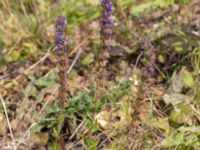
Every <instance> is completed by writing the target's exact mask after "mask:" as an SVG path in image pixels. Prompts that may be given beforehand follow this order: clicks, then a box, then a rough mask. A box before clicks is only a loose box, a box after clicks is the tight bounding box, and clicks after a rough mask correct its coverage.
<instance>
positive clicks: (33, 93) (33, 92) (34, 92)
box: [25, 83, 38, 97]
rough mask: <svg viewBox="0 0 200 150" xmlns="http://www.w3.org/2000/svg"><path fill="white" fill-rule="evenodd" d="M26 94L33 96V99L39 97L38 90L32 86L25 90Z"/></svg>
mask: <svg viewBox="0 0 200 150" xmlns="http://www.w3.org/2000/svg"><path fill="white" fill-rule="evenodd" d="M25 94H26V95H27V96H33V97H36V96H37V95H38V91H37V88H36V87H35V86H34V85H33V84H32V83H30V84H28V85H27V86H26V88H25Z"/></svg>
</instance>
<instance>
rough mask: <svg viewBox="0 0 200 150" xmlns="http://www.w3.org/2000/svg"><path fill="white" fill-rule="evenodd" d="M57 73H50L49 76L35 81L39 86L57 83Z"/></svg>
mask: <svg viewBox="0 0 200 150" xmlns="http://www.w3.org/2000/svg"><path fill="white" fill-rule="evenodd" d="M57 78H58V77H57V75H56V74H55V73H53V74H50V75H49V76H44V77H42V78H40V79H38V80H36V81H35V85H37V86H39V87H48V86H52V85H54V84H56V80H57Z"/></svg>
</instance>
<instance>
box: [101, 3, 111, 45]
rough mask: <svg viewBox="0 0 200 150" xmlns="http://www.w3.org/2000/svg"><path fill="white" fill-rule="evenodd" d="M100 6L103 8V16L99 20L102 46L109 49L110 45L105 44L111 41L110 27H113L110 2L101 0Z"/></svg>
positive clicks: (109, 43)
mask: <svg viewBox="0 0 200 150" xmlns="http://www.w3.org/2000/svg"><path fill="white" fill-rule="evenodd" d="M101 6H102V8H103V13H102V14H103V15H102V19H101V35H102V42H103V44H104V46H106V47H107V48H109V47H110V46H111V45H112V43H111V42H106V41H111V35H112V27H113V26H114V20H113V19H112V18H111V14H112V12H113V9H112V2H111V0H101Z"/></svg>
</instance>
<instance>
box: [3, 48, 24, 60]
mask: <svg viewBox="0 0 200 150" xmlns="http://www.w3.org/2000/svg"><path fill="white" fill-rule="evenodd" d="M20 56H21V54H20V51H17V50H14V51H12V52H11V53H8V54H6V55H5V56H4V60H5V61H6V62H13V61H16V60H19V58H20Z"/></svg>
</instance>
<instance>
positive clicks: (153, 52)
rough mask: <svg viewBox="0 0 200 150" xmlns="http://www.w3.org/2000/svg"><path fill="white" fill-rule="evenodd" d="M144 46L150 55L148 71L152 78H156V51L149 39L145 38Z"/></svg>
mask: <svg viewBox="0 0 200 150" xmlns="http://www.w3.org/2000/svg"><path fill="white" fill-rule="evenodd" d="M143 44H144V48H145V49H147V50H148V54H147V55H148V57H149V61H148V64H149V65H148V66H147V70H148V72H149V73H150V74H151V75H152V76H155V75H156V71H155V66H156V49H155V47H154V46H153V45H152V44H151V41H150V40H149V39H148V38H147V37H144V39H143Z"/></svg>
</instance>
